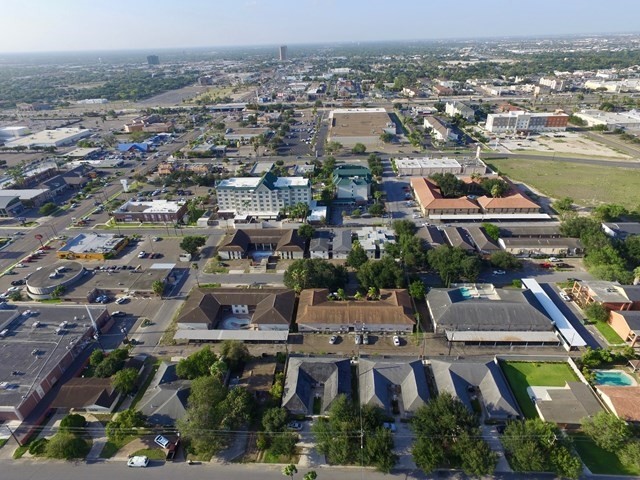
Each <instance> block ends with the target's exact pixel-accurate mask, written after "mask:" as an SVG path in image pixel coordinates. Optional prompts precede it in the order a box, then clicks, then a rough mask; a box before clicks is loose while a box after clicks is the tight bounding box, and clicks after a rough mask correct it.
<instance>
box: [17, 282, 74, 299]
mask: <svg viewBox="0 0 640 480" xmlns="http://www.w3.org/2000/svg"><path fill="white" fill-rule="evenodd" d="M66 289H67V288H66V287H65V286H64V285H56V287H55V288H54V289H53V291H52V292H51V298H60V297H61V296H62V295H64V292H65V291H66ZM17 293H20V292H17Z"/></svg>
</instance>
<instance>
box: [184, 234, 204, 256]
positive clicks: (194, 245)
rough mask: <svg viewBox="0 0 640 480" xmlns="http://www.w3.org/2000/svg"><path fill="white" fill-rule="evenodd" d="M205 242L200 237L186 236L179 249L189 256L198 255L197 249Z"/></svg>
mask: <svg viewBox="0 0 640 480" xmlns="http://www.w3.org/2000/svg"><path fill="white" fill-rule="evenodd" d="M206 242H207V239H206V238H205V237H203V236H201V235H194V236H186V237H184V238H183V239H182V241H181V242H180V248H181V249H182V250H184V251H185V252H187V253H190V254H191V255H195V254H196V253H198V249H199V248H200V247H202V246H203V245H204V244H205V243H206Z"/></svg>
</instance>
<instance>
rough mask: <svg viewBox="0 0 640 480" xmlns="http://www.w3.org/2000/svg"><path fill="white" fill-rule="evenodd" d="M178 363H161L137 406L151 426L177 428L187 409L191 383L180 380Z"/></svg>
mask: <svg viewBox="0 0 640 480" xmlns="http://www.w3.org/2000/svg"><path fill="white" fill-rule="evenodd" d="M176 365H177V364H176V363H169V362H164V361H163V362H161V363H160V366H159V367H158V371H157V372H156V374H155V376H154V377H153V380H152V381H151V383H150V384H149V386H148V387H147V390H146V391H145V392H144V395H143V397H142V399H140V402H139V403H138V404H137V406H136V409H137V410H139V411H140V412H141V413H142V414H143V415H144V416H145V417H146V419H147V422H148V423H149V424H150V425H162V426H175V424H176V421H177V420H179V419H181V418H183V417H184V415H185V412H186V409H187V402H188V400H189V394H190V393H191V382H190V381H189V380H183V379H181V378H178V375H177V374H176Z"/></svg>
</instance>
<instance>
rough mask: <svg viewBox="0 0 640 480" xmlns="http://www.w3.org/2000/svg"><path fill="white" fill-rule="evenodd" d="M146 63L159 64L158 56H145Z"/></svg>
mask: <svg viewBox="0 0 640 480" xmlns="http://www.w3.org/2000/svg"><path fill="white" fill-rule="evenodd" d="M147 63H148V64H149V65H160V58H159V57H158V56H157V55H149V56H147Z"/></svg>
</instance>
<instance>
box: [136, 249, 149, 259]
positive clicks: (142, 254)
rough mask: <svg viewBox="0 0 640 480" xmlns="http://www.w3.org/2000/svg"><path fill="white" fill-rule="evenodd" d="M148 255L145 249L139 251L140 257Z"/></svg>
mask: <svg viewBox="0 0 640 480" xmlns="http://www.w3.org/2000/svg"><path fill="white" fill-rule="evenodd" d="M146 256H147V252H145V251H144V250H142V251H141V252H140V253H138V258H144V257H146Z"/></svg>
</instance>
